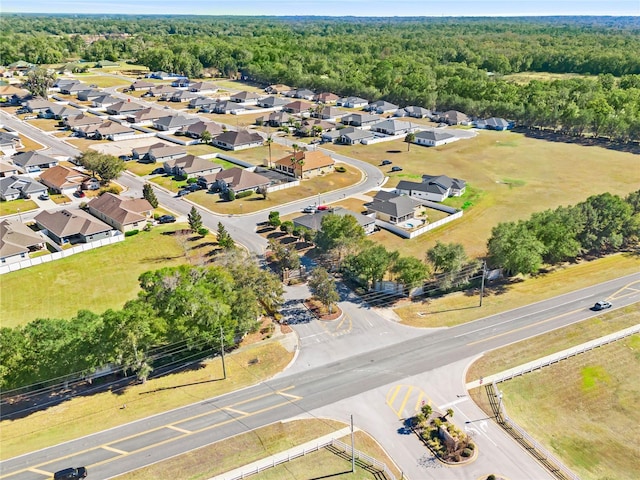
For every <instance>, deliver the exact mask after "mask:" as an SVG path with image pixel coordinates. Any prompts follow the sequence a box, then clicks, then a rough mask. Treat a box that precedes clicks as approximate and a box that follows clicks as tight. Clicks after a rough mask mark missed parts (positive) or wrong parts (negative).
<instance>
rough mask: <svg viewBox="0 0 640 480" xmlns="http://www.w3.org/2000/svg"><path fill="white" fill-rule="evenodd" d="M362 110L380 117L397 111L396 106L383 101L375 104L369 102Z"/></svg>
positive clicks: (377, 101)
mask: <svg viewBox="0 0 640 480" xmlns="http://www.w3.org/2000/svg"><path fill="white" fill-rule="evenodd" d="M364 109H365V110H366V111H367V112H371V113H377V114H378V115H382V114H383V113H389V112H395V111H396V110H398V105H394V104H393V103H389V102H385V101H384V100H376V101H375V102H371V103H370V104H368V105H367V106H366V107H364Z"/></svg>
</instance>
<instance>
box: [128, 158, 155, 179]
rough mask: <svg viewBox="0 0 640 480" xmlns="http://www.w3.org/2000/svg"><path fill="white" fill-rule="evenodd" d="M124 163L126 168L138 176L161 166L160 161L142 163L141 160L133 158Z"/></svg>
mask: <svg viewBox="0 0 640 480" xmlns="http://www.w3.org/2000/svg"><path fill="white" fill-rule="evenodd" d="M125 165H126V166H127V170H129V171H130V172H131V173H133V174H135V175H138V176H140V177H142V176H144V175H149V174H150V173H151V172H153V171H154V170H155V169H156V168H158V167H161V166H162V164H161V163H143V162H137V161H135V160H132V161H130V162H126V163H125Z"/></svg>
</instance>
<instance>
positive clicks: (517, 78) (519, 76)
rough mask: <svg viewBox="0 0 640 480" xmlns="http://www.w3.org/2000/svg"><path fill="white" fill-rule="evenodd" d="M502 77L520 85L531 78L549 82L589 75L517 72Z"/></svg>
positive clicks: (587, 76)
mask: <svg viewBox="0 0 640 480" xmlns="http://www.w3.org/2000/svg"><path fill="white" fill-rule="evenodd" d="M502 78H503V79H504V80H507V81H510V82H514V83H518V84H520V85H526V84H527V83H529V82H530V81H531V80H539V81H541V82H550V81H553V80H570V79H572V78H589V75H580V74H578V73H548V72H518V73H512V74H510V75H504V76H503V77H502Z"/></svg>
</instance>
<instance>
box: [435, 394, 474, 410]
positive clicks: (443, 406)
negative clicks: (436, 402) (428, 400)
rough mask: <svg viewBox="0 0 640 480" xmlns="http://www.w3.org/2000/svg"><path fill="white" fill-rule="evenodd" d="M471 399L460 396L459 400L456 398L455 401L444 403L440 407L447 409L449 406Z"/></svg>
mask: <svg viewBox="0 0 640 480" xmlns="http://www.w3.org/2000/svg"><path fill="white" fill-rule="evenodd" d="M467 400H469V397H464V398H459V399H458V400H454V401H453V402H449V403H445V404H444V405H440V406H439V407H438V409H439V410H446V409H447V408H449V407H453V406H454V405H458V404H459V403H462V402H466V401H467Z"/></svg>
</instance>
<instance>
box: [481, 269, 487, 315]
mask: <svg viewBox="0 0 640 480" xmlns="http://www.w3.org/2000/svg"><path fill="white" fill-rule="evenodd" d="M486 271H487V264H486V262H485V261H484V260H483V261H482V283H481V284H480V306H482V297H484V277H485V272H486Z"/></svg>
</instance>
